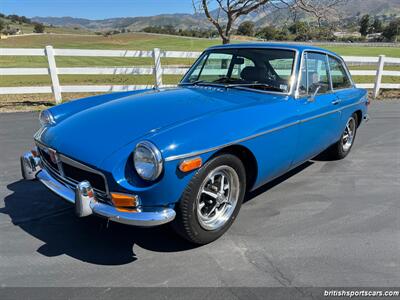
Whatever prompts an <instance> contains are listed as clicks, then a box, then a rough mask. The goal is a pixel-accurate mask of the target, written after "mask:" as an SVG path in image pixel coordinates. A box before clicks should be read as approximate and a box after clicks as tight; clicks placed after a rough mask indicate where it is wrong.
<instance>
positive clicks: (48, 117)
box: [39, 109, 56, 126]
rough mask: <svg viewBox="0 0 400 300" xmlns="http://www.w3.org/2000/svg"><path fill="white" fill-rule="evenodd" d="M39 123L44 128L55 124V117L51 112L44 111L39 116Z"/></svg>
mask: <svg viewBox="0 0 400 300" xmlns="http://www.w3.org/2000/svg"><path fill="white" fill-rule="evenodd" d="M39 122H40V124H41V125H42V126H47V125H52V124H55V123H56V122H55V120H54V116H53V114H52V113H51V112H50V111H49V110H47V109H46V110H42V111H41V112H40V115H39Z"/></svg>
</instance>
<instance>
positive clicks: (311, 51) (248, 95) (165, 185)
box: [21, 43, 369, 244]
mask: <svg viewBox="0 0 400 300" xmlns="http://www.w3.org/2000/svg"><path fill="white" fill-rule="evenodd" d="M368 104H369V101H368V99H367V92H366V90H364V89H359V88H356V87H355V85H354V83H353V81H352V79H351V76H350V74H349V71H348V69H347V67H346V65H345V63H344V62H343V59H342V58H341V57H340V56H338V55H336V54H335V53H332V52H330V51H327V50H324V49H320V48H315V47H309V46H297V45H296V46H295V45H286V44H281V45H280V44H267V43H264V44H237V45H224V46H215V47H211V48H209V49H207V50H206V51H204V52H203V53H202V55H201V56H200V57H199V58H198V59H197V61H196V62H195V63H194V65H193V66H192V67H191V68H190V69H189V71H188V72H187V73H186V75H185V76H184V77H183V79H182V80H181V82H180V83H179V85H178V87H176V88H171V89H148V90H141V91H131V92H121V93H111V94H105V95H99V96H94V97H89V98H85V99H81V100H77V101H71V102H68V103H65V104H62V105H58V106H55V107H52V108H50V109H48V110H45V111H43V112H42V113H41V114H40V122H41V128H40V129H39V131H38V132H37V133H36V134H35V136H34V140H35V144H36V147H35V148H34V149H33V150H32V151H30V152H27V153H25V154H24V155H23V156H22V157H21V168H22V174H23V177H24V178H25V179H28V180H33V179H38V180H39V181H40V182H41V183H43V184H44V185H45V186H46V187H47V188H49V189H50V190H51V191H53V192H54V193H56V194H57V195H59V196H61V197H62V198H64V199H65V200H66V201H68V202H70V203H72V204H74V206H75V211H76V214H77V215H78V216H79V217H84V216H88V215H92V214H94V215H97V216H101V217H104V218H107V219H109V220H111V221H115V222H120V223H124V224H128V225H134V226H156V225H161V224H165V223H169V222H171V225H172V228H174V229H175V230H176V232H177V233H178V234H180V235H181V236H183V237H184V238H186V239H187V240H189V241H190V242H193V243H197V244H206V243H209V242H211V241H214V240H215V239H217V238H219V237H220V236H221V235H222V234H224V233H225V232H226V231H227V230H228V228H229V227H230V226H231V224H232V223H233V222H234V220H235V218H236V217H237V215H238V213H239V210H240V207H241V204H242V201H243V198H244V197H245V194H246V193H248V192H250V191H252V190H254V189H257V188H258V187H260V186H262V185H264V184H265V183H267V182H269V181H271V180H272V179H274V178H276V177H278V176H280V175H282V174H284V173H286V172H288V171H289V170H291V169H293V168H295V167H296V166H299V165H300V164H302V163H304V162H305V161H307V160H309V159H311V158H313V157H314V156H316V155H318V154H319V153H321V152H323V151H325V153H326V155H329V156H330V157H331V158H332V159H342V158H344V157H345V156H346V155H348V153H349V152H350V150H351V148H352V146H353V143H354V139H355V136H356V132H357V128H358V126H359V125H360V124H361V123H362V121H364V120H366V119H367V118H368V115H367V109H368Z"/></svg>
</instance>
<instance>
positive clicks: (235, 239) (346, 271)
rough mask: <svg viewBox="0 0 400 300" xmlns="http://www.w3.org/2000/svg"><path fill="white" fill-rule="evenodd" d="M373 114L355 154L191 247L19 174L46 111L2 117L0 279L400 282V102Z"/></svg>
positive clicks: (276, 193)
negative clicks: (77, 209) (81, 208)
mask: <svg viewBox="0 0 400 300" xmlns="http://www.w3.org/2000/svg"><path fill="white" fill-rule="evenodd" d="M370 116H371V120H370V121H369V122H368V123H367V124H364V125H362V126H361V127H360V129H359V131H358V136H357V138H356V141H355V145H354V147H353V149H352V152H351V154H350V155H349V156H348V157H347V158H346V159H344V160H342V161H326V160H324V159H323V158H318V159H315V160H312V161H310V162H308V163H305V164H304V165H302V166H300V167H299V168H297V169H296V170H294V171H292V172H290V173H288V174H286V175H284V176H282V177H280V178H279V179H277V180H275V181H274V182H272V183H270V184H267V185H265V186H263V187H262V188H260V189H259V190H257V191H256V192H255V193H253V194H252V195H250V196H249V197H248V199H247V201H246V203H245V204H244V205H243V207H242V209H241V211H240V213H239V217H238V219H237V220H236V222H235V223H234V225H233V226H232V227H231V229H230V230H229V231H228V232H227V233H226V234H225V235H224V236H223V237H222V238H221V239H219V240H217V241H215V242H213V243H211V244H209V245H206V246H202V247H194V246H192V245H190V244H188V243H186V242H185V241H183V240H181V239H180V238H178V237H177V236H175V234H174V233H173V232H172V231H170V230H169V227H168V226H164V227H158V228H152V229H141V228H134V227H129V226H125V225H120V224H116V223H110V224H108V226H107V223H106V222H105V221H104V220H102V219H99V218H96V217H88V218H83V219H78V218H76V217H75V216H74V213H73V209H72V208H71V207H70V206H69V205H68V204H66V203H64V202H63V201H62V200H60V198H58V197H57V196H55V195H53V194H52V193H51V192H49V191H48V190H46V188H44V187H43V186H42V185H41V184H40V183H38V182H27V181H23V180H21V175H20V169H19V156H20V154H21V153H22V152H24V151H26V150H28V149H30V147H31V146H32V145H33V143H32V135H33V133H34V131H35V130H36V129H37V128H38V121H37V113H10V114H0V286H1V287H14V286H27V287H37V286H51V287H60V286H69V287H81V286H82V287H83V286H84V287H87V286H91V287H104V286H109V287H117V286H145V287H155V286H159V287H202V286H208V287H243V286H246V287H281V286H297V287H306V286H317V287H318V286H363V287H368V286H399V285H400V101H388V102H379V103H378V102H374V103H373V104H372V105H371V108H370Z"/></svg>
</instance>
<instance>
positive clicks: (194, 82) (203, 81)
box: [179, 80, 225, 87]
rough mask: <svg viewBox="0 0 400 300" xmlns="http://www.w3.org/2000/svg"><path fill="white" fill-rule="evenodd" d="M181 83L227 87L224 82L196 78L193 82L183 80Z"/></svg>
mask: <svg viewBox="0 0 400 300" xmlns="http://www.w3.org/2000/svg"><path fill="white" fill-rule="evenodd" d="M179 85H209V86H215V87H225V85H224V84H221V83H213V82H209V81H205V80H196V81H193V82H181V83H180V84H179Z"/></svg>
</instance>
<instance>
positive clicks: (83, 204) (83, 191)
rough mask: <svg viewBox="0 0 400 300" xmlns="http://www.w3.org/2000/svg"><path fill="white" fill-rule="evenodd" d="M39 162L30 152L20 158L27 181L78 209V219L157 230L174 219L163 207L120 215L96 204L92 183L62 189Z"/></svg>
mask: <svg viewBox="0 0 400 300" xmlns="http://www.w3.org/2000/svg"><path fill="white" fill-rule="evenodd" d="M39 162H40V159H38V158H37V157H34V156H33V155H32V153H31V152H27V153H25V154H24V155H23V156H22V157H21V171H22V175H23V177H24V179H27V180H32V179H35V178H36V179H38V180H39V181H40V182H42V183H43V184H44V185H45V186H46V187H47V188H48V189H49V190H51V191H52V192H54V193H55V194H57V195H58V196H60V197H61V198H63V199H65V200H66V201H68V202H70V203H72V204H74V205H75V211H76V213H77V215H78V216H80V217H83V216H88V215H91V214H95V215H98V216H102V217H105V218H107V219H109V220H111V221H114V222H118V223H123V224H127V225H134V226H143V227H149V226H157V225H161V224H165V223H168V222H170V221H172V220H173V219H174V218H175V215H176V213H175V210H173V209H171V208H164V207H140V208H138V211H137V212H129V211H120V210H118V208H116V207H114V206H112V205H109V204H105V203H102V202H98V201H96V199H95V197H94V194H93V191H92V188H91V186H90V183H89V182H87V181H83V182H81V183H79V184H78V185H77V187H76V189H75V190H73V189H71V188H69V187H67V186H65V185H63V184H62V183H61V182H59V181H57V180H56V179H55V178H54V177H52V176H51V175H50V174H49V172H47V171H46V170H45V169H42V168H41V167H40V164H39Z"/></svg>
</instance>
